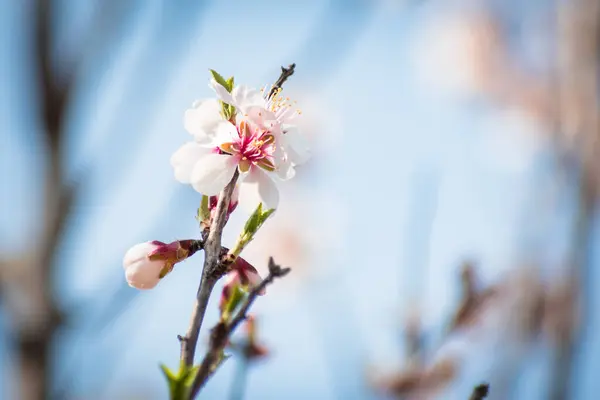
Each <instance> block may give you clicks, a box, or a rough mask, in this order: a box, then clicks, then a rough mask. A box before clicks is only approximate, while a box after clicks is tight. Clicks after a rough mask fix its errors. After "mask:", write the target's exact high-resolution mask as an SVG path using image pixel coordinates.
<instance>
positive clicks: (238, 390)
mask: <svg viewBox="0 0 600 400" xmlns="http://www.w3.org/2000/svg"><path fill="white" fill-rule="evenodd" d="M247 381H248V359H247V358H246V357H242V358H241V359H240V362H239V363H238V368H237V370H236V373H235V377H234V379H233V382H232V383H231V397H230V399H231V400H242V399H243V398H244V394H245V392H246V383H247Z"/></svg>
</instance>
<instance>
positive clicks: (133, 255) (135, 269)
mask: <svg viewBox="0 0 600 400" xmlns="http://www.w3.org/2000/svg"><path fill="white" fill-rule="evenodd" d="M199 244H200V243H199V242H198V241H196V240H178V241H175V242H172V243H169V244H166V243H163V242H159V241H158V240H153V241H151V242H145V243H139V244H136V245H135V246H133V247H132V248H130V249H129V250H128V251H127V253H125V257H123V268H124V269H125V279H127V283H128V284H129V286H131V287H134V288H136V289H152V288H153V287H155V286H156V285H157V284H158V282H159V281H160V280H161V279H162V278H164V277H165V275H167V274H168V273H169V272H171V271H172V270H173V267H174V266H175V264H176V263H178V262H180V261H183V260H185V259H186V258H188V257H190V256H191V255H192V254H194V253H195V252H196V251H198V249H199V247H200V246H199Z"/></svg>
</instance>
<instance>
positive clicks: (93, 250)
mask: <svg viewBox="0 0 600 400" xmlns="http://www.w3.org/2000/svg"><path fill="white" fill-rule="evenodd" d="M64 3H65V4H66V5H67V6H66V8H65V9H66V10H67V11H68V13H65V14H64V16H63V18H64V19H62V20H61V21H63V22H62V23H61V25H60V26H61V36H59V37H60V39H59V42H60V43H61V45H59V46H57V47H58V48H59V49H60V50H61V54H62V52H64V54H67V55H68V54H70V53H69V52H70V51H72V50H70V49H71V47H70V46H75V45H77V41H78V40H85V39H80V38H78V36H80V35H79V34H78V32H79V31H80V30H81V27H82V26H85V25H86V22H85V21H86V16H89V15H91V14H90V9H91V7H89V6H88V7H86V6H85V5H82V4H86V5H89V4H92V2H88V3H86V2H80V3H78V6H77V7H75V6H74V4H71V3H69V2H64ZM185 3H186V4H187V7H181V8H176V7H174V6H173V5H172V4H171V3H170V2H167V1H151V2H146V3H144V5H143V6H142V5H141V3H134V2H131V3H127V4H126V5H120V6H119V7H120V9H121V10H122V11H123V12H124V15H125V17H124V18H123V19H122V20H120V19H115V20H114V21H111V22H110V24H111V25H110V26H111V30H110V32H109V34H108V38H109V39H110V38H111V37H112V36H114V37H117V38H120V39H119V40H114V39H113V42H112V43H111V42H109V41H108V40H106V41H104V42H103V41H99V42H92V43H90V44H89V45H86V46H85V52H86V55H88V58H89V59H88V61H87V62H86V63H85V64H84V65H83V68H82V71H81V73H80V74H79V75H78V76H77V78H78V84H79V87H78V91H77V92H76V93H75V100H76V105H75V106H74V108H73V114H72V119H71V120H70V121H69V127H68V138H69V140H68V143H67V146H66V150H65V158H66V160H67V168H68V173H69V176H70V177H72V178H73V179H77V178H82V179H84V181H85V191H84V194H83V196H82V198H81V199H80V201H79V203H78V205H77V208H76V214H75V218H73V221H72V223H71V225H70V227H69V229H68V232H67V234H66V238H65V241H64V244H63V246H62V247H61V249H60V251H59V260H60V261H61V262H60V263H59V265H60V270H59V282H60V284H59V287H58V294H59V298H60V300H61V303H62V304H63V305H65V306H66V307H68V308H73V307H75V309H76V310H78V311H77V313H76V314H75V316H76V319H75V321H76V323H77V325H76V326H75V328H74V329H70V330H67V331H66V332H65V333H64V336H63V337H61V338H60V340H59V347H58V351H59V352H60V354H61V357H60V360H59V362H58V364H57V368H56V379H57V382H59V385H60V384H62V382H65V381H71V384H72V389H73V390H74V391H75V392H76V393H78V394H80V395H81V396H83V397H85V398H86V399H87V398H94V399H95V398H98V399H105V398H120V397H119V396H127V395H132V393H123V388H124V387H127V386H133V387H134V388H136V389H143V390H144V391H145V395H144V398H149V399H154V398H156V399H159V398H164V396H165V393H166V388H165V385H164V382H162V380H161V377H160V375H159V370H158V368H157V365H158V363H159V362H164V363H166V364H168V365H172V366H174V365H176V363H177V357H178V342H177V340H176V335H177V334H180V333H182V332H183V331H184V330H185V328H186V325H187V323H188V320H189V314H190V310H191V307H192V302H193V296H194V294H195V290H196V286H197V280H198V277H199V274H200V269H199V266H200V265H201V264H200V260H199V259H194V260H188V261H186V262H185V263H183V264H182V265H181V266H180V267H178V268H177V270H176V273H173V274H172V275H170V276H169V277H168V279H165V281H164V282H161V284H160V286H159V287H158V288H157V289H156V290H153V291H150V292H144V293H137V292H135V291H134V289H130V288H128V287H126V285H125V284H124V282H123V276H122V267H121V257H122V254H123V253H124V252H125V251H126V250H127V248H129V247H130V246H131V245H132V244H134V243H137V242H140V241H145V240H152V239H158V240H163V241H171V240H174V239H178V238H179V239H181V238H188V237H195V236H197V234H198V232H197V226H196V222H195V220H194V218H193V215H194V213H195V209H196V207H197V204H198V201H199V195H198V194H197V193H196V192H194V191H193V190H192V189H191V188H189V187H184V186H182V185H180V184H178V183H177V182H176V181H175V180H174V179H173V177H172V170H171V167H170V165H169V157H170V155H171V154H172V153H173V152H174V151H175V150H176V149H177V148H178V147H179V146H180V145H181V144H183V143H184V142H185V141H186V140H188V139H189V136H188V134H187V133H186V132H185V131H184V129H183V125H182V119H183V111H184V110H185V109H186V108H187V107H188V106H189V105H191V103H192V102H193V101H194V100H195V99H198V98H203V97H207V96H210V95H211V92H210V89H208V87H207V82H208V69H209V68H213V69H216V70H217V71H221V72H222V73H223V74H225V75H230V74H234V75H235V77H236V81H237V82H244V83H248V84H250V85H254V86H261V85H263V84H264V83H265V82H268V81H271V80H273V79H274V78H276V77H277V75H278V71H279V66H280V65H286V64H289V63H290V62H296V63H297V64H298V70H297V74H296V75H295V76H294V77H293V78H292V79H291V80H290V82H289V83H288V86H286V89H287V90H289V92H290V93H291V94H294V92H303V93H309V94H311V95H312V96H314V97H315V98H317V99H318V100H319V101H320V102H321V103H322V104H324V105H325V106H327V105H331V108H332V110H335V112H336V113H339V115H340V117H341V124H340V125H339V126H337V127H336V129H337V130H339V132H335V134H336V136H338V137H339V139H338V140H337V141H335V144H334V145H332V146H330V147H328V148H327V151H326V152H324V153H323V154H319V159H318V168H316V167H315V169H311V170H309V174H308V176H306V177H305V178H304V179H299V182H298V183H297V184H296V185H297V186H298V187H299V188H300V189H301V190H307V191H309V193H310V191H313V192H315V193H325V194H326V195H327V196H329V197H330V198H332V199H333V201H334V203H336V206H337V208H339V211H340V213H341V214H342V215H343V217H344V219H345V220H346V221H347V222H346V225H344V228H345V230H344V231H343V232H342V240H341V242H342V243H343V251H332V252H331V254H327V255H326V256H322V257H320V258H319V259H318V260H315V262H314V265H313V266H312V267H313V268H314V269H315V270H330V271H332V272H331V274H330V277H331V276H333V277H334V278H335V280H332V279H328V280H324V281H323V282H319V281H318V280H317V281H306V282H303V283H301V284H300V289H299V290H300V293H301V295H299V296H292V295H289V298H288V299H285V298H282V299H280V300H278V299H277V298H274V296H275V294H277V295H280V296H283V297H285V296H286V293H285V291H277V292H275V291H274V292H275V294H274V295H273V297H270V296H267V297H266V298H264V299H261V301H260V302H259V303H258V304H257V305H256V309H255V310H256V311H257V313H258V314H259V316H260V318H261V327H262V328H263V329H264V330H263V334H264V341H265V342H266V343H268V345H269V346H270V347H271V348H272V349H273V350H274V352H275V355H274V356H273V358H272V359H271V360H270V361H269V362H268V363H265V364H263V365H261V366H260V367H257V368H256V369H254V370H253V371H252V375H251V379H250V382H249V386H248V396H247V398H248V399H254V398H255V399H270V398H273V399H276V398H282V397H286V398H297V399H302V398H312V397H315V398H320V399H337V398H348V399H353V398H356V399H358V398H361V399H362V398H375V396H374V395H373V394H372V393H371V392H370V391H369V390H368V389H367V388H366V387H365V384H364V371H365V366H366V365H367V364H371V363H381V364H383V365H395V364H398V363H399V360H400V355H401V354H402V349H401V347H400V340H399V331H398V328H399V321H401V317H402V315H403V314H404V313H405V311H406V308H407V307H410V306H411V305H412V304H414V303H415V302H417V303H420V308H422V312H423V316H424V322H425V324H426V327H428V328H429V329H430V330H431V331H433V332H436V330H439V328H440V326H441V325H442V324H443V323H444V322H445V320H444V318H445V317H446V315H447V313H448V312H449V311H450V310H451V309H452V306H453V304H454V303H453V302H454V301H455V299H456V296H457V286H456V285H455V284H454V282H455V279H456V265H457V264H458V263H460V262H461V261H462V259H463V258H464V257H475V258H477V259H478V260H479V261H480V262H481V267H482V277H483V279H484V281H485V282H493V281H494V280H495V279H497V278H499V277H501V276H502V273H503V272H505V271H507V270H509V269H510V268H512V267H513V266H514V264H515V263H516V262H519V261H521V260H522V259H523V258H524V257H528V256H530V254H529V253H530V252H533V253H535V254H536V255H537V252H539V251H543V254H544V255H545V258H547V259H545V261H546V263H547V265H546V264H545V268H547V269H548V270H551V269H553V268H556V265H557V264H558V263H559V262H560V260H561V257H563V256H564V254H565V252H566V251H567V248H566V244H567V236H566V235H567V233H568V223H569V218H568V217H569V214H568V211H565V210H569V208H570V206H569V204H570V203H569V202H570V201H572V199H571V200H570V199H569V195H568V193H569V191H568V190H565V191H564V192H565V193H566V194H563V195H561V196H557V198H558V200H557V203H556V204H554V203H552V204H549V205H548V204H541V205H540V202H539V197H538V194H539V193H540V191H541V190H545V188H546V187H547V185H546V184H545V180H544V179H548V175H549V174H550V173H551V171H552V168H553V166H552V159H551V157H550V156H549V152H548V149H547V148H546V147H545V145H544V143H543V142H542V143H538V142H535V143H531V142H530V141H527V140H525V139H524V138H525V137H526V136H527V134H528V133H529V132H530V131H531V130H532V129H535V128H532V127H530V126H529V125H528V124H527V121H524V119H523V117H522V116H521V115H519V114H518V113H514V112H510V110H508V111H506V110H504V111H500V110H497V109H495V108H494V107H491V106H490V105H487V104H485V103H483V104H481V102H479V103H476V104H473V103H472V102H466V101H464V97H463V96H459V95H457V94H456V93H454V92H451V93H446V92H443V91H441V90H438V89H439V88H432V87H430V86H427V85H426V84H424V83H423V82H421V81H420V80H419V76H420V71H419V70H418V63H415V62H413V58H414V57H415V51H414V47H415V43H418V41H417V39H418V37H419V34H420V32H422V31H420V29H422V27H423V26H426V23H427V22H428V21H430V18H432V17H433V16H435V15H436V12H438V11H439V5H437V4H436V3H433V4H427V5H424V6H418V7H417V6H413V7H404V6H397V7H390V6H389V4H388V3H389V2H387V3H386V2H383V1H381V2H379V1H366V0H363V1H361V0H352V1H347V0H346V1H342V0H332V1H329V2H323V1H316V0H314V1H288V2H285V3H282V2H279V1H275V0H271V1H261V2H243V1H233V2H216V1H213V2H198V1H187V2H185ZM399 3H400V2H399ZM538 4H539V3H538ZM3 7H6V8H7V9H8V10H9V12H6V13H4V12H3V13H0V54H9V55H11V57H12V59H13V60H14V61H13V62H10V63H0V81H1V82H2V83H3V87H7V88H8V90H5V91H3V92H2V93H0V120H1V121H2V126H3V127H4V128H5V129H4V132H3V133H2V135H1V141H0V170H1V171H2V173H3V179H1V180H0V188H1V189H0V196H1V197H0V198H1V199H2V204H6V205H7V206H6V207H4V208H3V210H4V211H2V212H0V227H1V228H2V229H1V230H0V238H1V239H2V246H1V247H0V251H2V252H7V251H9V250H12V249H15V248H22V247H23V246H24V244H25V243H26V240H25V239H26V238H28V237H30V236H31V235H33V234H34V232H35V221H36V215H37V214H36V211H35V210H36V208H37V203H36V200H35V199H36V197H37V196H38V195H39V183H40V182H39V180H38V179H39V178H38V177H37V175H36V169H37V168H39V165H40V160H41V157H43V152H42V151H40V150H39V149H38V148H37V147H36V145H35V144H32V143H35V134H36V132H35V130H36V127H35V124H34V121H33V120H32V118H29V115H30V113H32V112H33V111H32V110H31V108H30V106H28V104H29V103H30V102H31V101H32V94H31V93H30V90H31V87H30V85H31V83H30V81H29V80H28V77H27V73H28V71H29V69H30V67H31V64H30V60H28V59H27V58H26V51H25V50H26V45H24V44H22V43H20V42H19V41H17V40H15V38H16V37H20V38H22V40H25V39H26V37H27V36H26V29H27V26H28V25H27V22H28V16H27V13H26V11H25V9H26V6H23V5H20V4H16V3H10V4H9V3H8V2H6V3H5V4H4V5H3ZM119 35H121V36H119ZM25 43H26V42H25ZM63 44H64V45H63ZM65 57H66V56H65ZM451 72H452V71H450V70H449V69H447V66H446V65H439V74H440V75H441V76H442V78H443V77H444V75H445V74H451ZM322 111H324V112H325V113H327V111H328V110H322ZM330 134H331V132H330ZM506 138H508V139H506ZM567 189H568V188H567ZM571 190H572V188H571ZM315 198H320V197H318V196H316V195H315ZM309 201H310V200H309ZM431 204H434V205H435V204H437V206H432V205H431ZM282 207H285V204H282ZM432 207H433V209H432ZM315 209H317V210H319V206H318V205H316V206H315ZM557 209H559V210H561V213H559V214H556V210H557ZM7 210H10V212H8V211H7ZM324 210H326V208H322V209H320V211H317V212H324ZM282 212H283V210H282ZM238 219H239V220H241V219H242V217H241V216H238ZM431 219H433V222H431ZM529 219H531V221H532V223H531V224H528V223H524V221H527V220H529ZM538 220H540V221H546V222H545V224H546V225H540V224H538V223H537V221H538ZM238 222H239V221H238ZM234 223H235V221H232V224H234ZM429 225H431V229H430V230H429V228H428V226H429ZM299 229H301V227H300V228H299ZM429 231H430V234H429V233H428V232H429ZM548 231H552V232H558V233H556V234H553V235H547V234H545V233H546V232H548ZM236 234H237V232H236V231H235V230H234V229H231V230H229V231H227V232H226V234H225V242H231V241H233V240H234V238H235V236H236ZM428 237H429V239H428ZM332 241H335V240H334V238H332ZM523 243H526V244H529V243H531V245H530V246H529V245H523ZM532 248H533V249H535V250H533V251H532V250H531V249H532ZM547 249H552V251H551V252H550V251H547ZM424 252H427V253H428V254H427V256H426V257H425V256H424V255H423V253H424ZM114 293H117V295H116V296H115V297H113V296H112V295H113V294H114ZM112 299H116V300H112ZM594 301H597V299H595V300H594ZM279 302H283V304H285V305H286V307H282V306H278V304H277V303H279ZM594 304H595V303H594ZM107 309H108V310H113V311H114V310H119V312H118V316H117V317H116V318H114V317H113V312H112V311H111V312H106V311H105V310H107ZM210 310H211V311H210V312H209V315H208V322H207V325H208V324H209V322H210V321H214V319H215V318H216V303H215V304H212V305H211V306H210ZM107 315H108V317H107ZM1 324H2V322H1V321H0V326H1ZM292 327H293V328H292ZM596 342H598V343H596ZM0 343H1V344H0V355H1V356H0V361H2V360H3V362H4V365H3V366H2V367H1V368H2V370H8V368H9V367H8V365H9V363H10V359H9V358H8V355H7V352H6V350H7V347H6V346H7V343H6V340H4V341H0ZM499 343H503V342H502V341H501V339H498V340H497V341H496V340H495V339H494V340H491V341H490V342H489V343H483V344H481V346H480V347H481V349H482V350H481V351H480V352H479V354H484V356H479V357H472V360H471V359H470V361H469V364H468V365H469V366H468V367H467V370H468V371H470V373H469V374H467V373H465V377H467V378H468V379H464V380H461V382H460V383H459V384H457V385H455V386H456V387H454V388H453V389H452V390H454V391H452V392H451V393H449V394H448V396H451V397H448V398H460V397H462V398H465V397H466V395H465V393H466V392H467V391H468V390H469V387H470V386H472V385H473V383H477V382H474V381H477V380H483V379H487V378H486V373H487V372H489V371H490V368H491V367H490V365H492V361H493V359H494V358H497V356H498V347H497V346H498V345H499ZM599 345H600V342H599V341H597V340H596V341H594V343H591V342H590V346H591V347H590V349H591V350H590V352H589V354H598V352H599V351H600V349H599V348H598V346H599ZM478 346H479V345H478ZM477 349H479V347H477ZM514 351H515V352H518V351H519V348H518V347H517V348H516V349H515V350H514ZM475 353H477V351H475ZM486 355H487V356H486ZM540 357H542V358H543V356H540ZM538 358H539V357H538ZM531 359H532V360H533V361H531V362H532V363H533V364H535V362H536V361H535V360H536V357H535V356H532V358H531ZM539 363H540V362H539V361H538V364H539ZM0 365H1V364H0ZM584 365H588V364H587V363H584ZM234 368H235V362H228V363H227V364H226V365H225V366H224V368H223V370H222V371H221V372H220V373H219V374H217V375H216V376H215V378H214V379H213V381H212V382H211V383H210V384H209V385H208V386H207V388H206V392H205V394H204V396H205V398H213V397H219V396H221V395H222V393H225V392H226V391H227V390H228V385H229V382H230V380H231V378H232V374H233V371H234ZM540 370H541V368H540V367H539V365H538V366H537V367H536V366H535V365H534V366H532V367H530V368H529V369H528V371H529V372H528V373H529V374H530V375H532V376H534V377H535V376H538V375H539V376H542V377H543V373H542V372H539V371H540ZM585 370H586V371H591V370H592V369H591V368H590V367H588V368H586V369H585ZM70 374H73V376H74V377H73V378H69V375H70ZM536 374H538V375H536ZM581 377H582V378H581V380H582V383H581V385H579V387H581V388H583V389H581V390H582V394H581V396H580V397H578V398H581V399H584V398H589V397H586V396H585V392H586V388H591V387H592V386H593V380H592V379H590V378H591V375H590V374H589V373H586V372H584V373H582V374H581ZM538 379H540V380H541V379H542V378H538ZM469 380H471V381H469ZM532 381H533V382H535V381H536V380H535V379H533V378H532ZM9 383H10V382H9V379H8V378H6V377H5V378H4V381H3V384H2V385H0V387H2V388H3V390H6V392H4V394H5V395H6V396H9V394H10V393H11V392H10V390H11V388H10V384H9ZM538 386H539V385H538ZM531 387H533V388H531ZM132 390H133V389H132ZM522 390H523V394H524V397H523V398H536V397H539V387H536V386H535V385H525V386H524V388H523V389H522ZM0 393H3V392H1V391H0ZM6 393H9V394H6ZM531 393H534V394H533V396H534V397H526V396H527V394H529V396H531ZM452 396H457V397H452ZM9 398H10V397H9Z"/></svg>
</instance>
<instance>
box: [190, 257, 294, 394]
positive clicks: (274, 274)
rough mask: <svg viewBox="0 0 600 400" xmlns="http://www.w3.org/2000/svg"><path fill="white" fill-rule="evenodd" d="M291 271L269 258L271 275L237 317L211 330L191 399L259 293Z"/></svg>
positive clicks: (209, 373)
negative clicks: (206, 350) (207, 347)
mask: <svg viewBox="0 0 600 400" xmlns="http://www.w3.org/2000/svg"><path fill="white" fill-rule="evenodd" d="M289 272H290V268H282V267H281V266H279V265H277V264H275V261H274V260H273V257H271V258H270V259H269V275H268V276H267V277H266V278H265V279H264V280H263V281H262V282H261V283H260V284H259V285H258V286H256V287H254V288H253V289H252V290H251V291H250V293H249V295H248V297H247V298H246V299H245V300H244V301H243V302H242V304H241V307H240V310H239V311H238V312H237V314H236V315H235V317H233V318H232V319H231V320H230V321H227V320H221V321H219V322H218V323H217V325H215V327H214V328H213V329H212V330H211V335H210V344H209V349H208V352H207V353H206V355H205V356H204V359H203V360H202V364H201V365H200V369H199V370H198V373H197V374H196V377H195V379H194V383H193V384H192V389H191V391H190V399H193V398H194V397H195V396H196V394H198V392H199V391H200V389H201V388H202V387H203V386H204V385H205V384H206V382H207V381H208V379H209V378H210V376H211V375H212V374H213V373H214V371H215V370H216V369H217V368H218V366H219V365H220V364H221V362H222V359H223V350H224V349H225V346H227V343H229V338H230V336H231V334H232V333H233V332H234V331H235V329H236V328H237V327H238V325H239V324H240V323H241V322H242V321H244V320H245V319H246V314H247V313H248V310H250V307H251V306H252V303H254V300H256V298H257V297H258V296H259V294H260V293H261V292H263V291H264V290H265V288H266V287H267V286H268V285H270V284H271V283H272V282H273V281H274V280H275V278H280V277H283V276H285V275H287V274H288V273H289Z"/></svg>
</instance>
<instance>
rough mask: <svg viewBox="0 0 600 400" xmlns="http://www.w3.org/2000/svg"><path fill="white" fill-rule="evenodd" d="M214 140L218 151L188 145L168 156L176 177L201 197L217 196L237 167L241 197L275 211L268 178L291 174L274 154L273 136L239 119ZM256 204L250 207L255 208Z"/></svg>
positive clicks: (275, 197)
mask: <svg viewBox="0 0 600 400" xmlns="http://www.w3.org/2000/svg"><path fill="white" fill-rule="evenodd" d="M215 138H216V142H215V143H219V145H218V147H217V148H212V149H211V148H209V147H206V146H202V145H201V144H199V143H197V142H189V143H186V144H185V145H183V146H182V147H181V148H180V149H179V150H177V152H175V154H173V156H172V157H171V165H172V166H173V168H174V170H175V178H176V179H177V180H178V181H180V182H182V183H189V184H191V185H192V187H193V188H194V189H195V190H196V191H198V192H200V193H202V194H204V195H207V196H216V195H218V194H219V192H220V191H221V190H223V188H224V187H225V186H227V184H228V183H229V182H230V181H231V178H232V177H233V174H234V172H235V170H236V168H237V169H238V171H239V172H240V178H239V180H240V182H241V186H240V193H241V196H242V197H244V198H253V199H257V200H258V202H262V203H263V204H264V205H265V207H268V208H277V205H278V203H279V192H278V189H277V186H276V185H275V182H273V180H272V179H271V178H270V177H269V175H277V176H279V177H280V178H282V179H285V178H286V177H291V176H293V175H292V174H290V173H289V172H287V171H288V170H289V169H290V168H291V165H290V164H289V163H286V162H285V161H284V159H283V154H282V153H280V152H276V145H275V137H274V136H273V135H271V134H269V132H265V131H262V130H260V129H258V127H256V126H255V125H254V124H252V123H251V122H249V121H246V120H241V121H240V122H239V124H238V125H237V126H236V125H233V124H232V123H229V122H228V123H226V124H222V125H220V126H219V130H218V132H217V133H216V136H215ZM281 169H283V171H284V172H283V173H281V172H280V170H281ZM258 202H256V203H253V204H251V205H250V206H251V207H255V206H256V205H257V204H258Z"/></svg>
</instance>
